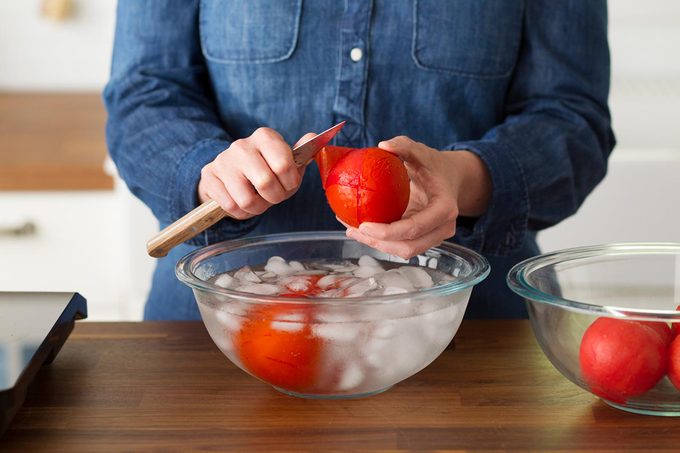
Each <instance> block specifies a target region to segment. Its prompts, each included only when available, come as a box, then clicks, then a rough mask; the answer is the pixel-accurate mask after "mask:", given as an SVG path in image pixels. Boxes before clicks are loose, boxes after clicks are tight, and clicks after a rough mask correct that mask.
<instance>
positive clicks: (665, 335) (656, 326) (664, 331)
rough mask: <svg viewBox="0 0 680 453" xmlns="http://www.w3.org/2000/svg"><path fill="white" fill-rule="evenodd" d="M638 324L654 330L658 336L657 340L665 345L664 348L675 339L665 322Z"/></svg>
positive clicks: (642, 322)
mask: <svg viewBox="0 0 680 453" xmlns="http://www.w3.org/2000/svg"><path fill="white" fill-rule="evenodd" d="M639 322H640V324H644V325H645V326H648V327H651V328H652V330H654V332H656V334H657V335H659V338H661V341H663V344H665V345H666V346H668V345H670V344H671V342H672V341H673V338H675V333H674V332H673V330H672V329H671V328H670V327H669V325H668V324H666V323H665V322H656V321H639Z"/></svg>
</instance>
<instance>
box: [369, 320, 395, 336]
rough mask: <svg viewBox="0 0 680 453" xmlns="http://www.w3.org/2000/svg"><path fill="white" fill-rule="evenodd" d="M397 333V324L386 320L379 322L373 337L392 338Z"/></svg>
mask: <svg viewBox="0 0 680 453" xmlns="http://www.w3.org/2000/svg"><path fill="white" fill-rule="evenodd" d="M395 332H396V322H395V321H392V320H386V321H381V322H379V323H378V324H377V325H376V326H375V329H374V330H373V336H375V337H377V338H391V337H392V336H393V335H394V333H395Z"/></svg>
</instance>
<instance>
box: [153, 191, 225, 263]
mask: <svg viewBox="0 0 680 453" xmlns="http://www.w3.org/2000/svg"><path fill="white" fill-rule="evenodd" d="M224 217H227V213H226V212H224V210H223V209H222V208H221V207H220V205H219V204H217V202H216V201H213V200H210V201H206V202H205V203H203V204H202V205H200V206H199V207H197V208H195V209H193V210H192V211H190V212H188V213H187V214H185V215H184V217H181V218H179V219H177V220H176V221H175V222H174V223H172V224H171V225H168V226H167V227H165V228H164V229H162V230H161V231H160V232H159V233H158V234H156V235H155V236H154V237H152V238H151V239H149V242H147V243H146V252H147V253H148V254H149V256H153V257H154V258H161V257H163V256H165V255H167V254H168V252H169V251H170V250H172V249H173V248H174V247H175V246H177V245H179V244H181V243H182V242H184V241H186V240H188V239H191V238H192V237H194V236H196V235H197V234H199V233H200V232H202V231H203V230H205V229H206V228H209V227H211V226H213V225H214V224H216V223H217V222H218V221H220V220H221V219H223V218H224Z"/></svg>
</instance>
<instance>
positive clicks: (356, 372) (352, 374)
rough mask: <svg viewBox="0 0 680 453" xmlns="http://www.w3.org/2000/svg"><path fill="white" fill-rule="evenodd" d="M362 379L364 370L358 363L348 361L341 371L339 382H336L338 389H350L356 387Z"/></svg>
mask: <svg viewBox="0 0 680 453" xmlns="http://www.w3.org/2000/svg"><path fill="white" fill-rule="evenodd" d="M363 380H364V371H363V370H362V368H361V366H360V365H359V364H358V363H350V364H349V365H347V367H346V368H345V370H344V371H343V372H342V376H341V377H340V382H339V383H338V389H339V390H343V391H345V390H350V389H353V388H356V387H358V386H359V384H361V381H363Z"/></svg>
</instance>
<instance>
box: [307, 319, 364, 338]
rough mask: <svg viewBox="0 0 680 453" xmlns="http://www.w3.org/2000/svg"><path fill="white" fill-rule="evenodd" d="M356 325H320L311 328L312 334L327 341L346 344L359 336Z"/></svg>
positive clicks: (358, 329) (358, 327)
mask: <svg viewBox="0 0 680 453" xmlns="http://www.w3.org/2000/svg"><path fill="white" fill-rule="evenodd" d="M360 328H361V327H360V325H359V324H358V323H322V324H316V325H315V326H314V328H313V330H314V334H315V335H316V336H318V337H321V338H323V339H324V340H327V341H333V342H340V343H346V342H350V341H352V340H354V339H355V338H357V337H358V336H359V333H360Z"/></svg>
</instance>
